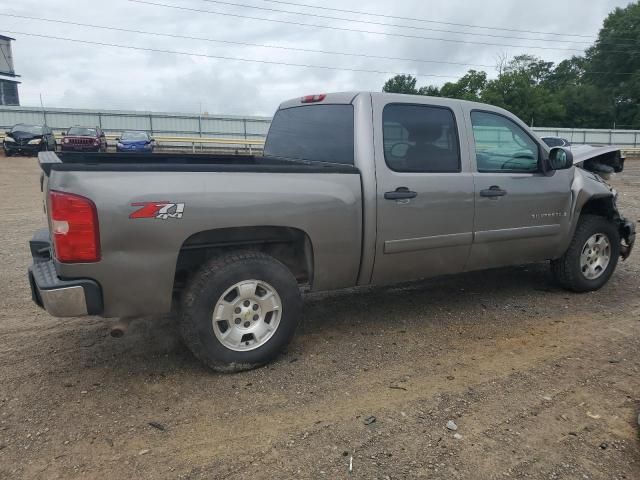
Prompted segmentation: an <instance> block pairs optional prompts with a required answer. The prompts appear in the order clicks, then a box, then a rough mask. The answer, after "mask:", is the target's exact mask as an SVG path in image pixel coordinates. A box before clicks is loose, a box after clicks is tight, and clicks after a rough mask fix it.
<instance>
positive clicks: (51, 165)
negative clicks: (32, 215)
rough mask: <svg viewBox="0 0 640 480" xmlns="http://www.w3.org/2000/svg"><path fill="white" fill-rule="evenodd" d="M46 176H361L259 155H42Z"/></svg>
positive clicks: (349, 168)
mask: <svg viewBox="0 0 640 480" xmlns="http://www.w3.org/2000/svg"><path fill="white" fill-rule="evenodd" d="M39 161H40V166H41V167H42V169H43V170H44V172H45V173H46V174H49V172H50V171H51V170H59V171H112V172H114V171H117V172H125V171H131V172H140V171H157V172H163V171H164V172H169V171H173V172H273V173H358V169H357V168H356V167H354V166H353V165H344V164H338V163H323V162H307V161H303V160H286V159H280V158H273V157H264V156H255V155H215V154H213V155H209V154H206V155H203V154H189V153H153V154H140V153H82V152H57V153H54V152H41V153H40V154H39Z"/></svg>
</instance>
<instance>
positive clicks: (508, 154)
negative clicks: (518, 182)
mask: <svg viewBox="0 0 640 480" xmlns="http://www.w3.org/2000/svg"><path fill="white" fill-rule="evenodd" d="M471 124H472V126H473V137H474V139H475V144H476V164H477V167H478V171H479V172H498V173H499V172H505V173H507V172H529V173H533V172H537V171H538V158H539V155H540V150H539V147H538V144H537V143H536V142H535V141H534V140H533V139H532V138H531V137H530V136H529V135H528V134H527V133H526V132H525V131H524V129H523V128H521V127H520V126H519V125H518V124H517V123H515V122H514V121H512V120H510V119H508V118H507V117H504V116H502V115H498V114H495V113H490V112H479V111H475V112H471Z"/></svg>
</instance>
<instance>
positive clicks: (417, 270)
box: [372, 95, 473, 284]
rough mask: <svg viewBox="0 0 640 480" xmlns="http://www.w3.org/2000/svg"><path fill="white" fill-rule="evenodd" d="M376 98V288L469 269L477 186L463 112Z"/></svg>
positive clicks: (431, 102)
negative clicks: (474, 196)
mask: <svg viewBox="0 0 640 480" xmlns="http://www.w3.org/2000/svg"><path fill="white" fill-rule="evenodd" d="M401 98H402V97H398V99H399V101H398V102H394V101H393V97H390V96H387V95H379V96H376V95H374V96H372V101H373V123H374V144H375V165H376V181H377V192H376V195H377V198H376V199H377V226H378V231H377V240H376V257H375V263H374V268H373V277H372V282H373V283H377V284H384V283H393V282H398V281H405V280H412V279H417V278H423V277H430V276H435V275H441V274H446V273H454V272H459V271H462V270H463V269H464V265H465V262H466V260H467V257H468V254H469V250H470V247H471V242H472V227H473V178H472V176H471V173H470V169H469V164H468V158H469V155H468V150H467V147H466V145H467V142H466V141H465V142H462V143H461V142H460V139H461V136H464V135H465V133H464V126H463V125H464V124H463V121H462V119H461V117H462V115H460V113H461V111H460V110H459V107H458V106H457V104H456V103H453V102H448V101H447V100H446V99H435V98H429V99H426V98H425V99H416V103H406V100H404V99H402V100H401V101H400V99H401Z"/></svg>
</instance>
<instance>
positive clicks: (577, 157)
mask: <svg viewBox="0 0 640 480" xmlns="http://www.w3.org/2000/svg"><path fill="white" fill-rule="evenodd" d="M569 148H570V150H571V153H573V164H574V165H580V164H581V163H584V162H585V161H586V160H590V159H592V158H595V157H598V156H600V155H605V154H607V153H612V152H619V151H620V147H616V146H615V145H605V146H595V145H572V146H571V147H569Z"/></svg>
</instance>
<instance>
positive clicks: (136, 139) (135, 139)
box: [120, 132, 149, 142]
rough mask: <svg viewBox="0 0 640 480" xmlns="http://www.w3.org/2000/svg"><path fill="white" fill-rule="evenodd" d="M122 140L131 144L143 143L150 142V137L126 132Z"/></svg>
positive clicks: (140, 133)
mask: <svg viewBox="0 0 640 480" xmlns="http://www.w3.org/2000/svg"><path fill="white" fill-rule="evenodd" d="M120 139H122V140H128V141H130V142H141V141H147V140H149V137H148V135H147V134H146V133H144V132H124V133H123V134H122V136H121V137H120Z"/></svg>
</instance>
